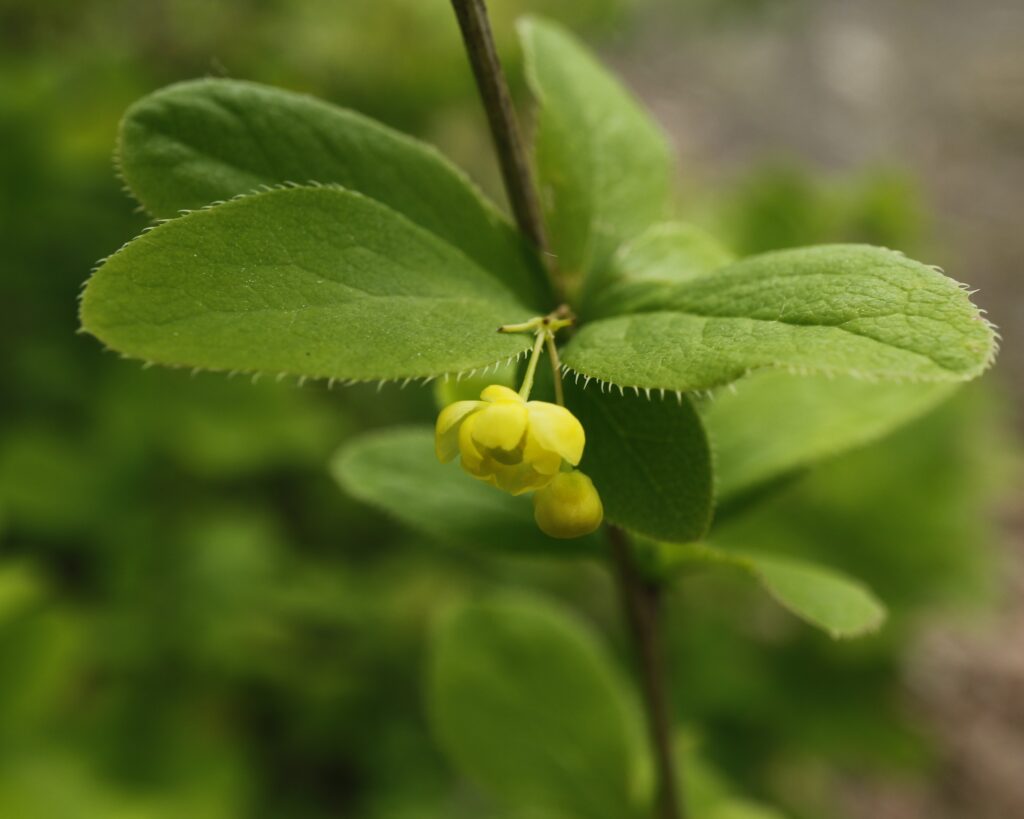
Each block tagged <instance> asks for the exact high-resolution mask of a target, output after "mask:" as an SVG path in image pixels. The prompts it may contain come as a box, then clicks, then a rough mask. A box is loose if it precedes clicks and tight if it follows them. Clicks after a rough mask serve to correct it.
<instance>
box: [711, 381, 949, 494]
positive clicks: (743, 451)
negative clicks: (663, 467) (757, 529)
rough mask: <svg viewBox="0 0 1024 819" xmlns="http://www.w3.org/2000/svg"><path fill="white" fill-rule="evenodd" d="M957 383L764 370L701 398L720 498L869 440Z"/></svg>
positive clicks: (937, 400)
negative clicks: (874, 380)
mask: <svg viewBox="0 0 1024 819" xmlns="http://www.w3.org/2000/svg"><path fill="white" fill-rule="evenodd" d="M958 388H959V385H958V384H956V383H947V382H935V383H923V384H897V383H871V382H866V381H862V380H858V379H856V378H851V377H849V376H839V377H825V376H821V375H817V376H793V375H790V374H789V373H786V372H780V371H778V370H765V371H762V372H758V373H754V374H752V375H750V376H747V377H746V378H742V379H740V380H739V381H737V382H736V383H735V384H734V385H730V386H729V387H728V388H722V389H718V390H716V391H715V394H714V395H713V396H712V397H711V398H710V399H707V400H703V401H700V402H698V405H697V406H698V410H699V412H700V416H701V420H702V421H703V422H704V427H705V429H706V430H707V433H708V438H709V439H710V440H711V442H712V446H713V449H714V453H715V486H716V495H717V498H718V501H719V502H720V503H721V502H722V501H727V500H729V499H731V498H734V497H736V496H738V495H740V494H743V493H747V492H750V491H751V490H753V489H755V488H756V487H758V486H761V485H764V484H766V483H768V482H771V481H775V480H778V479H780V478H783V477H785V476H787V475H791V474H793V473H794V472H797V471H799V470H801V469H804V468H807V467H809V466H811V465H813V464H815V463H817V462H819V461H821V460H823V459H825V458H831V457H835V456H837V455H839V454H841V453H843V452H846V451H848V450H850V449H853V448H855V447H858V446H862V445H864V444H868V443H870V442H872V441H875V440H877V439H879V438H882V437H883V436H884V435H886V434H888V433H889V432H892V431H893V430H895V429H896V428H897V427H899V426H902V425H903V424H905V423H907V422H909V421H911V420H912V419H914V418H916V417H918V416H919V415H922V414H923V413H925V412H927V411H928V410H930V409H932V408H933V407H935V406H936V405H937V404H938V403H940V402H941V401H943V400H944V399H946V398H948V397H949V396H950V395H951V394H952V393H953V392H954V391H955V390H957V389H958Z"/></svg>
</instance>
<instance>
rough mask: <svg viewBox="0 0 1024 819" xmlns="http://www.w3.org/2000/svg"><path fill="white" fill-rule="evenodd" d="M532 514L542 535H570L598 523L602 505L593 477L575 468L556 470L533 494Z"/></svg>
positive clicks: (586, 532)
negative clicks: (545, 483) (548, 480)
mask: <svg viewBox="0 0 1024 819" xmlns="http://www.w3.org/2000/svg"><path fill="white" fill-rule="evenodd" d="M533 516H534V519H535V520H536V521H537V525H538V526H539V527H540V529H541V531H542V532H544V534H546V535H550V536H551V537H557V538H573V537H581V536H583V535H588V534H590V533H591V532H593V531H594V530H595V529H597V527H598V526H600V525H601V520H602V518H603V517H604V507H603V506H602V505H601V496H600V495H598V494H597V490H596V489H595V488H594V483H593V481H591V480H590V478H588V477H587V476H586V475H584V474H583V473H582V472H580V471H579V470H578V469H574V470H573V471H571V472H559V473H558V474H557V475H556V476H555V477H554V478H552V480H551V482H550V483H549V484H547V486H545V487H544V488H542V489H538V490H537V491H536V492H535V493H534V495H533Z"/></svg>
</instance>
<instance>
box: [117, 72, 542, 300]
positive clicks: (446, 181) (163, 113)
mask: <svg viewBox="0 0 1024 819" xmlns="http://www.w3.org/2000/svg"><path fill="white" fill-rule="evenodd" d="M118 156H119V160H120V167H121V172H122V174H123V175H124V179H125V182H127V184H128V186H129V188H130V189H131V191H132V193H133V194H134V195H135V196H136V198H137V199H138V200H139V201H140V202H141V203H142V204H143V205H144V206H145V207H146V209H147V210H148V211H149V212H150V213H151V214H153V215H154V216H156V217H159V218H171V217H174V216H177V215H178V214H179V213H180V212H181V211H183V210H195V209H197V208H202V207H205V206H206V205H208V204H210V203H211V202H217V201H220V200H225V199H231V198H232V197H235V196H239V195H241V194H247V193H253V192H255V191H256V190H258V189H260V188H264V187H266V186H271V187H273V186H276V185H281V184H284V183H291V184H303V185H304V184H309V183H321V184H327V183H334V184H338V185H341V186H343V187H345V188H347V189H348V190H351V191H355V192H357V193H362V194H364V195H366V196H368V197H370V198H371V199H375V200H377V201H378V202H381V203H383V204H385V205H387V206H388V207H389V208H391V209H393V210H395V211H397V212H398V213H401V214H402V215H403V216H405V217H406V218H407V219H409V220H410V221H412V222H415V223H416V224H417V225H419V226H420V227H422V228H425V229H426V230H429V231H431V232H432V233H435V234H437V235H438V236H440V237H441V238H442V239H444V240H446V241H447V242H448V243H450V244H451V245H453V246H454V247H456V248H458V249H459V250H461V251H462V252H463V253H465V254H466V255H467V256H469V257H470V258H471V259H472V260H473V261H475V262H476V263H477V264H478V265H479V266H480V267H482V268H483V269H484V270H487V271H488V272H489V273H491V274H492V275H494V276H496V277H497V278H498V279H500V280H501V281H502V282H504V283H505V285H506V286H507V287H509V288H510V289H511V290H512V291H513V292H515V293H516V294H517V295H518V296H519V297H520V298H521V299H522V300H523V301H524V302H525V303H527V304H531V305H532V306H534V307H536V306H538V301H540V300H542V298H543V296H544V294H545V293H546V292H547V290H546V285H545V284H544V281H543V272H542V270H541V268H540V266H539V264H538V262H537V259H536V258H535V256H534V254H533V253H532V251H530V250H529V248H528V247H527V245H526V243H525V242H524V241H523V240H522V239H521V238H520V237H519V235H518V234H517V233H516V232H515V231H514V230H513V228H512V226H511V225H510V224H509V223H508V222H507V221H506V220H505V218H504V217H503V216H501V215H500V214H499V213H498V211H497V210H496V209H495V208H494V206H493V205H491V204H490V203H489V202H487V201H486V200H485V199H484V198H483V196H482V195H481V194H480V193H479V191H477V190H476V188H475V187H474V186H473V184H472V183H471V182H470V181H469V179H468V178H467V177H466V176H465V175H464V174H463V173H462V172H461V171H460V170H458V169H457V168H456V167H455V166H454V165H452V164H451V163H450V162H448V161H447V160H446V159H445V158H444V157H443V156H442V155H441V154H440V153H438V151H436V150H435V149H434V148H432V147H431V146H429V145H427V144H426V143H423V142H420V141H419V140H416V139H413V138H412V137H409V136H406V135H405V134H402V133H400V132H398V131H395V130H392V129H391V128H388V127H386V126H384V125H381V124H380V123H378V122H374V121H373V120H372V119H369V118H367V117H364V116H362V115H360V114H357V113H355V112H353V111H348V110H346V109H343V108H338V107H335V106H332V105H329V104H328V103H325V102H322V101H320V100H317V99H314V98H313V97H309V96H305V95H302V94H292V93H288V92H286V91H280V90H277V89H274V88H268V87H266V86H261V85H257V84H255V83H247V82H239V81H236V80H197V81H194V82H186V83H180V84H178V85H172V86H170V87H168V88H164V89H162V90H160V91H157V92H156V93H154V94H150V95H149V96H148V97H145V98H143V99H142V100H140V101H139V102H137V103H135V105H133V106H132V107H131V108H130V109H129V110H128V113H127V114H125V118H124V120H123V122H122V123H121V132H120V139H119V143H118Z"/></svg>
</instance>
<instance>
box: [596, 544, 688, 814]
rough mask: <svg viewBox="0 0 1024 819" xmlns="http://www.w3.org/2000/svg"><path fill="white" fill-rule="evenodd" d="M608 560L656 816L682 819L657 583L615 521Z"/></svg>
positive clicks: (681, 803) (683, 812) (683, 810)
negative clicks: (634, 666) (643, 720)
mask: <svg viewBox="0 0 1024 819" xmlns="http://www.w3.org/2000/svg"><path fill="white" fill-rule="evenodd" d="M608 539H609V540H610V541H611V547H612V562H613V563H614V565H615V573H616V575H617V577H618V581H619V590H620V592H621V594H622V604H623V607H624V608H625V610H626V621H627V622H628V623H629V630H630V635H631V637H632V638H633V643H634V644H635V647H636V654H637V662H638V664H639V666H640V677H641V683H642V687H643V692H644V704H645V706H646V711H647V727H648V731H649V733H650V740H651V748H652V749H653V751H654V757H655V766H656V770H657V783H658V794H657V800H658V802H657V804H658V816H659V817H660V819H685V817H686V811H685V808H684V806H683V802H682V799H681V795H680V788H679V771H678V770H677V769H676V763H675V753H674V751H673V746H672V717H671V713H670V711H669V706H668V698H667V696H666V691H665V662H664V658H663V656H662V651H661V648H662V647H661V633H660V618H659V614H660V608H659V602H660V594H659V589H658V587H657V586H654V585H652V584H650V583H647V582H646V581H644V579H643V578H641V577H640V575H639V574H638V573H637V570H636V566H635V565H634V563H633V553H632V548H631V546H630V542H629V535H627V534H626V533H625V532H624V531H622V529H619V528H618V527H617V526H609V527H608Z"/></svg>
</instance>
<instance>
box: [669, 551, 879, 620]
mask: <svg viewBox="0 0 1024 819" xmlns="http://www.w3.org/2000/svg"><path fill="white" fill-rule="evenodd" d="M675 548H676V551H675V552H673V551H672V548H671V547H666V551H665V554H666V555H667V556H668V558H669V560H671V561H678V563H679V564H680V565H685V564H697V565H700V564H704V565H709V566H727V567H731V568H734V569H739V570H740V571H742V572H744V573H746V574H748V575H750V576H751V577H752V578H753V579H754V580H756V581H757V582H758V583H759V584H760V585H761V586H762V587H763V588H764V590H765V591H766V592H767V593H768V594H769V595H771V597H772V598H773V599H774V600H775V601H776V602H777V603H779V605H781V606H783V607H784V608H785V609H787V610H789V611H790V612H791V613H792V614H794V615H796V616H797V617H799V618H800V619H801V620H803V621H805V622H806V623H808V624H809V625H812V626H814V627H815V628H819V629H821V630H822V631H824V632H826V633H827V634H828V635H829V636H830V637H832V638H834V639H843V638H851V637H859V636H863V635H865V634H869V633H871V632H874V631H876V630H877V629H878V628H879V627H880V626H881V625H882V623H883V622H884V621H885V618H886V615H887V612H886V608H885V606H884V605H883V604H882V602H881V601H879V599H878V598H877V597H876V596H875V595H874V593H872V591H871V590H870V589H869V588H868V587H867V586H865V585H864V584H863V583H861V582H860V581H858V580H855V579H853V578H851V577H848V576H847V575H844V574H843V573H841V572H838V571H835V570H834V569H831V568H826V567H824V566H819V565H816V564H813V563H808V562H806V561H802V560H795V559H792V558H788V557H782V556H778V555H768V554H763V553H755V552H750V551H745V552H738V551H733V550H731V549H730V550H725V549H719V548H715V547H714V545H713V544H712V545H710V546H708V545H704V544H689V545H687V546H686V547H685V549H682V550H680V549H679V547H675Z"/></svg>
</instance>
